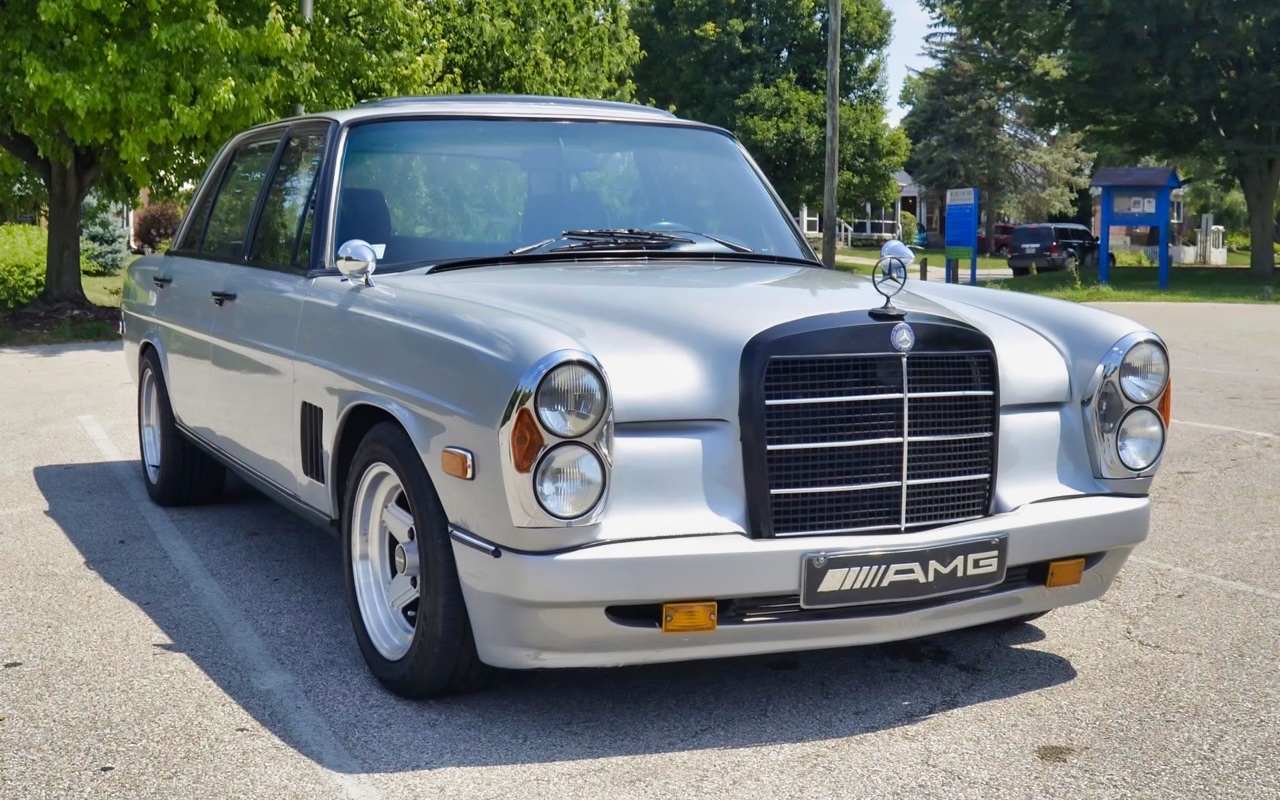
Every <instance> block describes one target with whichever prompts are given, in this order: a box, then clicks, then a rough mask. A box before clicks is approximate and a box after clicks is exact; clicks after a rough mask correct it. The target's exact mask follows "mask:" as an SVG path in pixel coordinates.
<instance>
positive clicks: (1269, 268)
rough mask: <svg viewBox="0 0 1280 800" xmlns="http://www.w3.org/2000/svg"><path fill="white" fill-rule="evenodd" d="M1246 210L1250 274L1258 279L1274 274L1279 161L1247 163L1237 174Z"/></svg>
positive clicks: (1279, 181) (1269, 160)
mask: <svg viewBox="0 0 1280 800" xmlns="http://www.w3.org/2000/svg"><path fill="white" fill-rule="evenodd" d="M1236 177H1237V178H1239V179H1240V188H1241V189H1243V190H1244V200H1245V205H1247V206H1248V208H1249V272H1250V273H1251V274H1252V275H1253V276H1254V277H1257V278H1270V277H1271V276H1272V275H1274V274H1275V269H1276V259H1275V246H1274V244H1273V243H1274V242H1275V233H1276V219H1275V216H1274V214H1275V202H1276V189H1277V187H1278V186H1280V159H1265V160H1258V161H1248V162H1245V163H1243V164H1241V165H1240V166H1239V167H1238V169H1237V172H1236Z"/></svg>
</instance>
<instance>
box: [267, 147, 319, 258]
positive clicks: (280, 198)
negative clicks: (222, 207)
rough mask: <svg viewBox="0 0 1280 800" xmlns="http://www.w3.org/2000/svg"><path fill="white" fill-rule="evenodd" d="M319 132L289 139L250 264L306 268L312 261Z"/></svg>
mask: <svg viewBox="0 0 1280 800" xmlns="http://www.w3.org/2000/svg"><path fill="white" fill-rule="evenodd" d="M324 141H325V135H324V134H323V133H321V132H316V133H304V134H296V135H294V136H291V137H290V139H289V142H288V144H286V145H285V149H284V154H283V155H282V156H281V157H280V164H279V166H278V167H276V171H275V174H274V175H273V176H272V177H271V187H270V188H269V189H268V190H267V199H266V202H265V203H263V206H262V217H261V219H260V220H259V221H258V227H257V230H256V231H255V232H254V234H253V246H252V247H250V248H249V261H251V262H252V263H254V264H261V265H264V266H269V267H287V266H299V265H306V264H307V263H308V262H309V261H310V258H311V224H312V218H313V217H314V216H315V212H314V205H315V204H314V202H313V199H312V198H313V197H314V194H315V192H314V188H315V187H314V184H315V177H316V173H317V172H319V171H320V159H321V156H322V155H323V154H324Z"/></svg>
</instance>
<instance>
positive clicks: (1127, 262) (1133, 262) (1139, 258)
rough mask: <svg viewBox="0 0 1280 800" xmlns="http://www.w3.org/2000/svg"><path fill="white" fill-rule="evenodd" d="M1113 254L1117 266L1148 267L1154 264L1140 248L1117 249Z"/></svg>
mask: <svg viewBox="0 0 1280 800" xmlns="http://www.w3.org/2000/svg"><path fill="white" fill-rule="evenodd" d="M1115 256H1116V266H1117V267H1150V266H1154V264H1155V262H1154V261H1152V260H1151V259H1149V258H1147V254H1146V253H1144V252H1143V251H1141V250H1118V251H1116V254H1115Z"/></svg>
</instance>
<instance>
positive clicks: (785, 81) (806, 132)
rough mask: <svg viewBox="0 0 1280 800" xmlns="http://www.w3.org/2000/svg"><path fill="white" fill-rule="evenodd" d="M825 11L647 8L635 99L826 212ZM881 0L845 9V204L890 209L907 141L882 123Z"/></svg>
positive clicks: (656, 4) (663, 4)
mask: <svg viewBox="0 0 1280 800" xmlns="http://www.w3.org/2000/svg"><path fill="white" fill-rule="evenodd" d="M827 8H828V6H827V3H826V2H820V1H818V0H756V1H755V2H748V1H747V0H680V1H679V2H676V1H675V0H647V1H646V2H637V3H635V5H634V7H633V19H634V24H635V29H636V33H637V34H638V35H639V37H640V45H641V47H642V49H643V50H644V52H645V55H644V57H643V58H642V59H641V61H640V63H639V64H637V65H636V73H635V83H636V94H637V96H638V97H640V98H641V99H643V100H646V101H648V102H652V103H654V104H656V105H659V106H662V107H666V108H673V109H674V110H675V111H677V112H678V113H680V114H682V115H684V116H686V117H690V118H693V119H697V120H701V121H703V122H709V123H711V124H713V125H720V126H722V127H725V128H728V129H730V130H732V131H734V132H735V133H736V134H737V135H738V136H739V137H740V138H741V139H742V140H743V143H744V144H745V145H746V146H747V148H748V149H750V150H751V152H752V154H753V155H754V156H755V157H756V159H757V160H758V161H759V162H760V166H761V168H762V169H763V170H764V171H765V173H766V174H767V175H769V177H770V179H771V180H772V181H773V182H774V185H775V187H776V188H777V189H778V192H779V194H781V195H782V197H783V199H784V200H785V201H786V202H787V203H788V204H791V205H793V206H794V205H799V204H800V203H807V204H811V205H819V204H820V202H821V198H822V177H823V172H824V169H823V160H824V149H823V148H824V146H825V125H826V106H825V96H826V52H827V50H826V27H827V13H828V12H827ZM890 28H891V17H890V15H889V12H888V11H887V10H886V9H885V7H884V4H883V2H881V0H845V2H844V3H843V17H842V19H841V37H840V38H841V55H840V87H841V94H842V96H843V98H844V99H843V100H842V102H841V111H840V163H841V165H842V169H841V176H840V183H839V197H840V202H841V204H842V205H843V204H845V203H851V202H853V201H872V202H888V201H889V200H891V199H892V198H893V197H894V196H895V194H896V192H897V185H896V184H895V183H894V180H893V172H894V171H895V170H897V169H901V167H902V164H903V162H904V161H905V159H906V154H907V150H908V145H907V142H906V138H905V136H904V135H903V134H902V133H901V132H899V131H896V130H893V129H890V128H889V126H888V125H887V124H886V123H885V119H884V102H885V90H884V79H883V71H884V69H883V57H882V53H883V51H884V49H885V47H886V46H887V45H888V42H889V35H890Z"/></svg>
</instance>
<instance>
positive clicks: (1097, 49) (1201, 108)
mask: <svg viewBox="0 0 1280 800" xmlns="http://www.w3.org/2000/svg"><path fill="white" fill-rule="evenodd" d="M938 3H939V4H942V5H945V6H946V8H947V13H948V15H949V16H951V17H952V18H954V19H957V20H959V21H960V23H961V24H963V25H966V26H968V27H971V28H973V29H975V30H980V31H981V34H982V38H983V41H984V43H985V44H987V45H988V46H989V47H990V48H991V49H992V51H993V52H994V53H995V54H997V56H998V58H997V59H996V61H997V63H998V64H999V66H1000V68H1001V71H1002V74H1003V75H1004V76H1005V77H1006V79H1007V80H1009V81H1010V82H1011V83H1012V84H1014V85H1016V86H1018V87H1019V89H1020V90H1021V91H1023V92H1025V93H1026V94H1027V96H1029V97H1031V98H1033V99H1035V101H1036V109H1037V114H1038V115H1040V118H1041V119H1043V120H1047V121H1052V122H1054V123H1058V124H1064V125H1068V126H1070V127H1071V128H1073V129H1075V130H1086V129H1087V130H1088V132H1089V135H1090V137H1091V138H1092V139H1093V140H1096V141H1098V142H1099V143H1103V144H1115V145H1117V146H1120V147H1125V148H1128V149H1130V150H1133V151H1136V152H1142V153H1147V154H1150V155H1152V156H1157V157H1160V158H1163V159H1168V160H1174V161H1176V160H1179V159H1201V160H1206V161H1210V162H1218V163H1221V164H1222V169H1223V171H1224V173H1225V174H1227V175H1231V176H1233V177H1235V178H1236V179H1237V180H1238V181H1239V182H1240V186H1241V188H1242V190H1243V192H1244V196H1245V200H1246V201H1247V203H1248V208H1249V221H1250V225H1249V227H1250V238H1251V252H1252V255H1251V258H1250V269H1251V270H1252V272H1253V273H1254V274H1255V275H1257V276H1259V277H1266V276H1270V275H1272V274H1274V271H1275V265H1274V256H1273V254H1272V242H1273V240H1274V235H1275V230H1276V222H1275V216H1274V211H1273V209H1274V206H1275V201H1276V195H1277V189H1278V187H1280V111H1277V109H1276V105H1275V103H1274V100H1273V98H1275V97H1276V96H1278V95H1280V35H1277V30H1280V5H1278V4H1276V3H1275V2H1274V0H1236V1H1235V2H1230V3H1228V2H1221V1H1219V2H1204V1H1203V0H1125V2H1122V3H1121V2H1115V1H1114V0H1070V2H1068V0H938Z"/></svg>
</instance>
